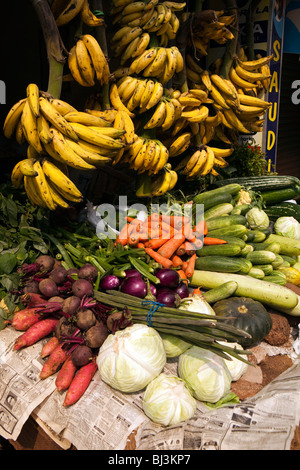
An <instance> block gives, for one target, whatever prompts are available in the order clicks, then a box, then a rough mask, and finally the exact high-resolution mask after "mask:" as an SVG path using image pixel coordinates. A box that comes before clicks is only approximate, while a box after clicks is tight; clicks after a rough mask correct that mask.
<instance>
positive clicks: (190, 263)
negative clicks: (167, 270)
mask: <svg viewBox="0 0 300 470" xmlns="http://www.w3.org/2000/svg"><path fill="white" fill-rule="evenodd" d="M196 257H197V255H196V253H194V254H193V255H192V256H191V257H190V258H189V260H188V265H187V268H186V271H185V274H186V276H187V278H191V277H192V276H193V274H194V271H195V262H196Z"/></svg>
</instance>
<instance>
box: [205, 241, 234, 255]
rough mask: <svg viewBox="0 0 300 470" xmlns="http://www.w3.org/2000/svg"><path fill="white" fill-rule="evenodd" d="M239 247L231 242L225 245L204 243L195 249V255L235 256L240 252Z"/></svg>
mask: <svg viewBox="0 0 300 470" xmlns="http://www.w3.org/2000/svg"><path fill="white" fill-rule="evenodd" d="M241 250H242V249H241V247H240V246H239V245H234V244H233V243H227V244H226V245H204V246H203V247H202V248H201V249H200V250H197V256H201V257H203V256H237V255H239V254H240V253H241Z"/></svg>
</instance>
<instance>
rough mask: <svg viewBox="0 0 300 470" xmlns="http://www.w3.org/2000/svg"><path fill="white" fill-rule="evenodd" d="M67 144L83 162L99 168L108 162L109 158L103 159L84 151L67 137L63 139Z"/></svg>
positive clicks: (103, 157)
mask: <svg viewBox="0 0 300 470" xmlns="http://www.w3.org/2000/svg"><path fill="white" fill-rule="evenodd" d="M65 140H66V142H67V144H68V146H69V147H71V149H72V150H74V152H75V153H76V154H77V155H79V157H81V158H82V159H83V160H84V161H85V162H87V163H89V164H90V165H93V166H96V167H99V166H102V165H104V164H105V163H108V162H110V160H111V158H110V157H105V156H102V155H99V154H97V153H94V152H90V151H89V150H87V149H84V148H83V147H82V146H81V145H79V144H78V143H77V142H74V140H71V139H69V138H68V137H66V138H65Z"/></svg>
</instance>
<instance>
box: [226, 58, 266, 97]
mask: <svg viewBox="0 0 300 470" xmlns="http://www.w3.org/2000/svg"><path fill="white" fill-rule="evenodd" d="M272 58H273V55H270V56H266V57H260V58H259V59H254V60H250V61H248V60H244V61H243V60H240V59H239V58H237V59H236V60H235V61H234V62H233V64H232V66H231V68H230V71H229V78H230V80H231V81H232V83H233V84H234V85H235V86H236V87H237V88H241V89H242V90H253V89H254V90H256V89H257V88H259V86H260V84H261V83H263V82H265V83H268V81H269V79H270V77H271V74H270V69H269V67H267V68H266V66H268V64H269V62H270V61H271V60H272ZM262 68H263V69H262Z"/></svg>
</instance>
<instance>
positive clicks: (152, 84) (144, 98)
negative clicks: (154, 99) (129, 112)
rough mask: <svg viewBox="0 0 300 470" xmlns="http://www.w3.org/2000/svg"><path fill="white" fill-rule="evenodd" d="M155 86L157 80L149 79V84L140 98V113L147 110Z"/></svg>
mask: <svg viewBox="0 0 300 470" xmlns="http://www.w3.org/2000/svg"><path fill="white" fill-rule="evenodd" d="M154 87H155V82H154V81H153V80H151V79H150V80H147V86H146V89H145V91H144V93H143V94H142V97H141V100H140V113H142V112H144V111H146V106H147V104H148V101H149V100H150V97H151V95H152V93H153V90H154Z"/></svg>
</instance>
